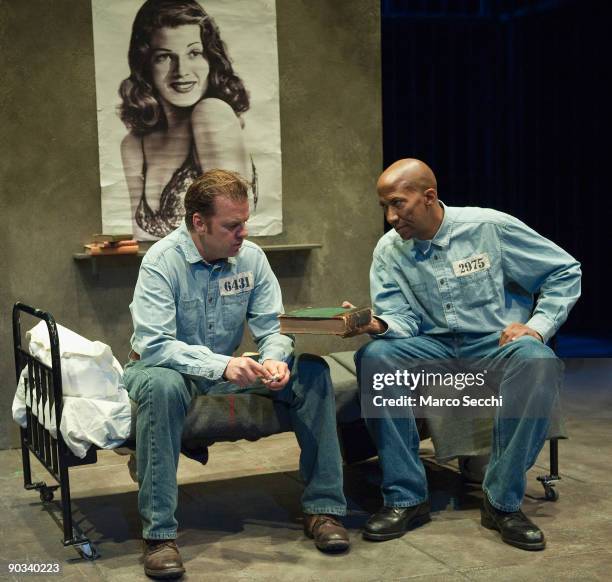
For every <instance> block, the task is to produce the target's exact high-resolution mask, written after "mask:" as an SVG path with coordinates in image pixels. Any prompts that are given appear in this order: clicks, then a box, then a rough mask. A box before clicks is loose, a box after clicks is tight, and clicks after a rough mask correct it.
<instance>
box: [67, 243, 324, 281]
mask: <svg viewBox="0 0 612 582" xmlns="http://www.w3.org/2000/svg"><path fill="white" fill-rule="evenodd" d="M322 246H323V244H322V243H296V244H290V243H285V244H278V245H274V244H266V245H264V244H262V245H259V247H260V248H261V249H262V250H263V251H264V252H266V253H277V252H289V253H292V252H298V251H310V250H312V249H320V248H321V247H322ZM146 252H147V251H146V250H142V251H138V253H135V254H133V255H90V254H89V253H74V254H73V255H72V258H73V259H74V260H75V261H90V262H91V272H92V274H93V275H94V276H97V275H98V259H102V260H106V259H107V258H108V257H120V258H121V259H125V258H126V257H137V258H138V259H142V257H144V256H145V254H146Z"/></svg>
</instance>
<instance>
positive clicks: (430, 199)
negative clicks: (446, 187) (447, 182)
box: [423, 188, 438, 206]
mask: <svg viewBox="0 0 612 582" xmlns="http://www.w3.org/2000/svg"><path fill="white" fill-rule="evenodd" d="M423 196H425V206H433V205H434V204H435V203H436V202H437V200H438V191H437V190H436V189H435V188H427V190H425V192H423Z"/></svg>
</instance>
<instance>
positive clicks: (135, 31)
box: [92, 0, 282, 240]
mask: <svg viewBox="0 0 612 582" xmlns="http://www.w3.org/2000/svg"><path fill="white" fill-rule="evenodd" d="M204 4H206V9H205V8H204ZM241 4H243V5H244V6H242V8H244V9H245V10H246V9H247V7H248V10H246V11H245V10H241V6H240V5H241ZM127 5H129V8H131V9H132V11H133V16H132V17H131V18H128V19H127V21H128V22H130V23H131V27H130V31H129V32H128V33H127V42H126V40H125V34H124V36H123V41H122V42H119V44H120V45H123V46H124V47H127V48H126V50H125V53H124V54H123V57H122V58H123V60H127V70H126V69H125V68H123V67H122V63H121V61H120V60H119V61H117V58H118V57H117V56H114V57H113V59H111V54H113V53H114V54H115V55H116V53H117V52H118V51H117V48H118V47H117V40H116V39H117V37H118V36H119V31H118V29H117V27H118V26H119V24H121V28H123V29H124V32H125V22H126V16H129V12H130V10H129V9H127V8H128V7H127ZM209 5H210V6H211V8H210V9H209V7H208V6H209ZM92 6H93V17H94V44H95V58H96V90H97V97H98V127H99V135H100V138H99V144H100V175H101V184H102V217H103V220H102V222H103V225H102V226H103V229H104V231H105V232H109V233H112V232H132V233H133V235H134V236H135V238H137V239H138V240H156V239H158V238H161V237H163V236H165V235H167V234H169V233H170V232H171V231H172V230H174V229H175V228H176V227H177V226H178V225H179V224H180V221H181V220H182V217H183V214H184V207H183V198H184V196H185V192H186V190H187V188H188V187H189V185H190V184H191V182H192V181H193V180H194V179H195V178H196V177H197V176H198V175H199V174H201V173H202V171H204V170H207V169H212V168H223V169H229V170H233V171H237V172H239V173H240V174H242V175H243V176H244V177H245V178H246V179H247V180H248V181H249V182H250V183H251V185H252V188H251V190H252V199H253V210H254V213H253V218H252V220H251V221H250V223H249V226H250V230H251V232H252V233H253V234H255V235H258V234H277V233H278V232H280V231H281V228H282V225H281V196H280V178H281V176H280V131H279V129H280V128H279V122H278V69H277V65H276V62H277V60H276V38H275V29H274V34H273V35H271V34H270V24H271V23H270V17H271V15H272V24H273V23H274V3H273V2H270V1H263V0H255V1H254V2H253V1H252V0H249V2H248V4H247V3H245V2H241V1H240V0H238V1H237V2H231V3H227V2H226V3H222V2H221V1H220V0H217V1H216V2H215V0H210V2H199V1H196V0H146V1H145V2H144V3H143V2H142V0H139V1H137V2H132V1H127V2H126V0H94V2H93V4H92ZM215 6H216V7H217V9H218V10H217V14H218V16H216V17H215V18H213V16H212V15H211V14H212V9H214V8H215ZM228 8H231V10H228ZM232 12H233V14H232ZM249 17H250V20H251V22H245V19H246V20H249ZM217 20H219V21H223V22H224V32H223V37H222V36H221V26H220V25H219V24H218V22H217ZM258 21H261V27H262V28H263V30H266V31H267V38H266V37H265V35H264V37H261V36H259V37H258V36H256V35H255V36H253V42H252V43H248V42H247V43H245V39H244V33H245V30H246V29H247V28H248V29H249V30H251V31H252V28H253V24H254V23H256V22H258ZM272 28H274V27H272ZM225 29H227V32H228V34H227V35H226V34H225ZM232 32H233V34H232ZM238 32H239V33H240V34H239V35H238V34H237V33H238ZM232 37H233V38H234V39H235V41H236V42H235V45H236V51H235V52H234V51H233V50H232V53H231V55H232V56H230V50H229V48H230V47H231V46H233V45H231V44H230V40H227V41H226V39H230V38H232ZM271 37H273V38H271ZM113 41H114V42H113ZM107 47H114V50H109V48H107ZM247 47H248V52H247V51H246V50H245V49H246V48H247ZM258 52H259V53H260V55H261V56H260V57H259V59H258V58H257V53H258ZM109 53H110V54H109ZM272 53H273V54H274V59H273V61H274V64H273V66H272V67H271V66H270V56H271V54H272ZM126 55H127V59H126V58H125V57H126ZM234 55H238V56H234ZM232 57H233V58H232ZM238 57H242V58H241V59H239V58H238ZM119 58H121V57H119ZM112 62H114V66H113V64H112ZM239 67H240V68H239ZM122 68H123V70H124V71H125V72H126V74H125V75H124V76H123V78H121V79H120V80H119V82H115V85H114V86H115V92H114V95H113V94H112V92H111V91H109V87H112V85H113V82H114V81H116V80H117V77H118V72H119V70H121V69H122ZM239 71H240V72H239ZM243 71H244V72H243ZM270 78H272V79H273V80H274V81H275V83H272V84H271V85H270V84H269V83H268V82H265V83H264V84H262V79H265V81H269V79H270ZM248 83H252V84H251V85H249V84H248ZM117 87H119V90H118V91H117ZM247 117H248V119H247ZM118 119H120V121H121V122H122V124H123V127H122V128H120V127H118V126H117V120H118ZM263 125H265V126H267V128H266V130H265V131H263V132H262V131H255V132H253V131H250V132H249V131H248V129H249V128H250V127H249V126H255V128H257V127H260V128H261V127H262V126H263ZM270 125H272V126H276V128H277V131H276V135H274V133H275V132H274V129H273V127H272V128H271V127H270ZM258 198H259V203H257V202H258Z"/></svg>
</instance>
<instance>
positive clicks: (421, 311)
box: [370, 203, 581, 341]
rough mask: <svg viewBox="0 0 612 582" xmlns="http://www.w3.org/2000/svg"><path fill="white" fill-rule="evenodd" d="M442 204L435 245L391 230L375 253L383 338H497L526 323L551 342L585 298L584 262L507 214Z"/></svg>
mask: <svg viewBox="0 0 612 582" xmlns="http://www.w3.org/2000/svg"><path fill="white" fill-rule="evenodd" d="M441 204H442V203H441ZM442 206H443V208H444V219H443V221H442V224H441V225H440V228H439V229H438V232H437V233H436V235H435V236H434V238H433V239H432V240H430V241H421V240H417V239H413V240H406V241H405V240H403V239H402V238H401V237H400V235H399V234H397V232H395V231H394V230H392V231H389V232H387V233H386V234H385V235H384V236H383V237H382V238H381V239H380V241H379V242H378V244H377V246H376V249H375V250H374V258H373V262H372V267H371V270H370V290H371V295H372V304H373V308H374V313H375V314H376V315H377V316H379V317H380V319H382V320H383V321H385V323H386V324H387V325H388V329H387V331H386V332H384V333H383V334H380V336H377V337H383V336H384V337H389V338H402V337H411V336H415V335H418V334H432V335H437V334H449V333H450V334H455V333H457V334H464V333H492V332H495V331H501V330H502V329H504V328H505V327H506V326H507V325H509V324H510V323H513V322H519V323H524V324H525V325H527V326H529V327H530V328H532V329H534V330H535V331H537V332H538V333H539V334H540V335H541V336H542V337H543V338H544V341H548V339H550V337H552V336H553V335H554V334H555V332H556V331H557V330H558V329H559V327H560V326H561V325H562V324H563V322H564V321H565V320H566V319H567V316H568V313H569V311H570V309H571V308H572V307H573V305H574V303H576V301H577V300H578V297H579V296H580V277H581V271H580V263H579V262H578V261H576V260H575V259H574V258H573V257H572V256H570V255H569V254H568V253H566V252H565V251H564V250H563V249H561V248H560V247H558V246H557V245H556V244H554V243H553V242H551V241H549V240H548V239H546V238H544V237H543V236H541V235H539V234H538V233H537V232H535V231H534V230H532V229H531V228H529V227H528V226H526V225H525V224H523V223H522V222H521V221H520V220H518V219H516V218H514V217H512V216H509V215H508V214H504V213H503V212H498V211H496V210H491V209H489V208H477V207H465V208H458V207H448V206H445V205H444V204H442ZM534 294H538V299H537V304H536V305H535V307H534V305H533V301H534Z"/></svg>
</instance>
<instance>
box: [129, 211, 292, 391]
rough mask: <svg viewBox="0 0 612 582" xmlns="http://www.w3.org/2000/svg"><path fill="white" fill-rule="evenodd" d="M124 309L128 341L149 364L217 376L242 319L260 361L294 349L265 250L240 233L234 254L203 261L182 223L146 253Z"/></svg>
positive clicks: (240, 329) (236, 343)
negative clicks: (130, 329) (129, 323)
mask: <svg viewBox="0 0 612 582" xmlns="http://www.w3.org/2000/svg"><path fill="white" fill-rule="evenodd" d="M130 311H131V313H132V319H133V322H134V334H133V335H132V339H131V344H132V349H133V350H134V351H135V352H137V353H138V354H140V358H141V360H142V361H144V363H145V364H147V365H149V366H163V367H166V368H172V369H173V370H176V371H178V372H181V373H182V374H187V375H191V376H196V377H203V378H205V379H207V380H210V381H217V380H220V379H221V378H222V376H223V373H224V372H225V368H226V367H227V364H228V362H229V360H230V356H231V354H232V353H233V352H234V351H235V350H236V349H237V348H238V346H239V345H240V342H241V340H242V334H243V331H244V322H245V320H246V321H247V322H248V325H249V329H250V331H251V333H252V335H253V338H254V340H255V341H256V343H257V346H258V349H259V352H260V361H262V362H263V361H264V360H267V359H273V360H279V361H287V360H288V359H289V358H290V356H291V354H292V353H293V340H292V339H291V338H290V337H288V336H285V335H281V334H280V324H279V321H278V318H277V316H278V315H279V314H280V313H283V304H282V297H281V290H280V286H279V284H278V281H277V279H276V277H275V276H274V273H273V272H272V269H271V268H270V264H269V263H268V259H267V258H266V255H265V254H264V252H263V251H262V250H261V249H260V248H259V247H258V246H257V245H255V244H253V243H252V242H249V241H244V243H243V244H242V248H241V249H240V251H239V253H238V254H237V255H236V256H235V257H230V258H228V259H225V260H220V261H215V262H214V263H207V262H206V261H204V260H203V259H202V256H201V255H200V253H199V252H198V250H197V248H196V246H195V244H194V242H193V240H192V238H191V234H190V233H189V231H188V230H187V227H186V225H185V224H184V223H183V224H182V225H181V226H179V227H178V228H177V229H176V230H175V231H174V232H172V233H171V234H169V235H168V236H166V237H165V238H163V239H162V240H160V241H158V242H156V243H155V244H154V245H153V246H152V247H151V248H150V249H149V251H148V252H147V254H146V255H145V256H144V258H143V260H142V265H141V267H140V271H139V273H138V282H137V283H136V289H135V291H134V300H133V301H132V303H131V305H130Z"/></svg>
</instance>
